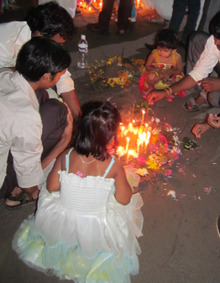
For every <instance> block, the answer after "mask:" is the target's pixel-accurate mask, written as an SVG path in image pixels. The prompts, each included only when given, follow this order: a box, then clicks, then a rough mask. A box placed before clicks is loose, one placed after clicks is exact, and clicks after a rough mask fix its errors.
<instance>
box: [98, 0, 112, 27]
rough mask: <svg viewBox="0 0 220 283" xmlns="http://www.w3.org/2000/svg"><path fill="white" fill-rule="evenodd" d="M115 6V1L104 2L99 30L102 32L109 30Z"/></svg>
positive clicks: (105, 0)
mask: <svg viewBox="0 0 220 283" xmlns="http://www.w3.org/2000/svg"><path fill="white" fill-rule="evenodd" d="M113 6H114V0H104V1H103V6H102V11H101V12H100V14H99V28H100V29H102V30H108V29H109V23H110V20H111V15H112V10H113Z"/></svg>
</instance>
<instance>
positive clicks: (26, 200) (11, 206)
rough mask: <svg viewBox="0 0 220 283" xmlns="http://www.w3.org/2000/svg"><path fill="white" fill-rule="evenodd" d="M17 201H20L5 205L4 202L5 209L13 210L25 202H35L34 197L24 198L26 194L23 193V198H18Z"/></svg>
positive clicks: (25, 203)
mask: <svg viewBox="0 0 220 283" xmlns="http://www.w3.org/2000/svg"><path fill="white" fill-rule="evenodd" d="M18 201H19V202H20V203H19V204H17V205H7V204H6V203H5V207H6V208H7V209H9V210H14V209H17V208H19V207H22V206H25V205H27V204H30V203H32V202H35V201H36V199H33V198H31V199H26V194H25V195H24V197H23V199H21V200H18Z"/></svg>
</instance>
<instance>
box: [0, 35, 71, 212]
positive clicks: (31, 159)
mask: <svg viewBox="0 0 220 283" xmlns="http://www.w3.org/2000/svg"><path fill="white" fill-rule="evenodd" d="M70 62H71V58H70V55H69V53H68V52H67V51H66V50H65V49H64V48H63V47H62V46H61V45H60V44H58V43H56V42H55V41H53V40H50V39H48V38H44V37H35V38H32V39H31V40H30V41H28V42H27V43H26V44H24V46H23V47H22V48H21V50H20V52H19V54H18V57H17V62H16V70H17V71H15V72H13V71H12V70H11V69H9V68H2V69H1V70H0V120H1V124H0V160H1V161H0V188H1V189H0V197H7V196H9V195H10V192H12V191H13V193H14V194H13V193H12V196H14V198H13V197H12V199H11V200H6V207H7V208H9V209H12V208H16V207H20V206H22V205H24V204H27V203H28V202H30V201H31V200H32V198H37V194H38V185H39V184H40V183H42V181H44V180H45V177H46V176H45V175H44V172H43V169H44V168H46V167H47V166H48V165H49V164H50V163H51V162H52V161H53V160H54V159H55V158H57V156H58V155H59V154H60V153H61V152H62V151H63V150H64V149H65V148H66V146H67V145H68V143H69V141H70V137H71V132H72V118H71V114H70V113H68V110H67V107H66V106H65V105H64V104H63V103H61V102H60V101H59V100H57V99H49V100H47V101H46V102H45V103H47V104H48V106H47V107H46V110H47V113H44V109H41V108H44V104H43V105H42V106H41V107H40V106H39V103H38V100H37V97H36V94H35V92H36V91H37V89H41V88H42V89H44V88H50V87H52V86H53V85H54V84H55V83H56V82H57V81H58V80H59V79H60V77H61V76H62V75H63V74H64V73H65V72H66V69H67V68H68V67H69V65H70ZM42 132H43V133H42ZM43 151H44V156H43V155H42V153H43ZM8 156H9V158H8ZM42 156H43V158H42ZM14 188H16V189H15V190H14ZM21 191H23V192H25V193H26V194H22V195H20V193H21ZM16 194H18V195H19V197H17V199H16Z"/></svg>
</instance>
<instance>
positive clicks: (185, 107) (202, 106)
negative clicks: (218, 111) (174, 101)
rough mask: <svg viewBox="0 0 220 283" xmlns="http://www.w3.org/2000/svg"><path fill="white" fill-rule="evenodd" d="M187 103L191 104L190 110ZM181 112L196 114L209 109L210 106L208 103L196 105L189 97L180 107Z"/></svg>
mask: <svg viewBox="0 0 220 283" xmlns="http://www.w3.org/2000/svg"><path fill="white" fill-rule="evenodd" d="M189 103H190V104H191V109H189V108H188V106H189ZM182 108H183V110H185V111H187V112H196V111H199V110H201V109H206V108H210V105H209V104H208V103H203V104H201V105H198V104H197V103H196V101H195V99H194V98H192V97H190V98H189V99H188V100H187V101H186V102H185V103H184V104H183V105H182Z"/></svg>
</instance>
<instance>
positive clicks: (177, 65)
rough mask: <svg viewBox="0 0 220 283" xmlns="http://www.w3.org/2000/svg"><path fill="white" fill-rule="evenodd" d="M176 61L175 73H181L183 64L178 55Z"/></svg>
mask: <svg viewBox="0 0 220 283" xmlns="http://www.w3.org/2000/svg"><path fill="white" fill-rule="evenodd" d="M177 55H178V59H177V62H176V71H177V73H181V72H182V71H183V63H182V58H181V56H180V54H178V53H177Z"/></svg>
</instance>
